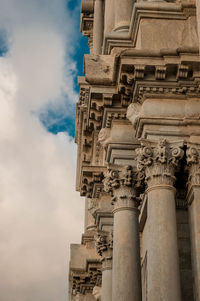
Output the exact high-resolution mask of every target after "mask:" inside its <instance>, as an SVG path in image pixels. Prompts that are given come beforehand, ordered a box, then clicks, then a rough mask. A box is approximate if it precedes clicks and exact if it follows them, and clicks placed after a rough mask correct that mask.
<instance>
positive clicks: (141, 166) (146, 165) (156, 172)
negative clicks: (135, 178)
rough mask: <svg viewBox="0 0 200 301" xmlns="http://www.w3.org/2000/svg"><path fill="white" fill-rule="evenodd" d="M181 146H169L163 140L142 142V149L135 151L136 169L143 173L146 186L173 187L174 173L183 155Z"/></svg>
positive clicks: (178, 144)
mask: <svg viewBox="0 0 200 301" xmlns="http://www.w3.org/2000/svg"><path fill="white" fill-rule="evenodd" d="M181 146H182V145H181V144H180V143H177V144H174V143H173V144H169V143H168V142H167V141H166V140H165V139H160V140H159V141H158V142H152V141H147V140H146V141H143V142H142V147H141V148H139V149H137V150H136V154H137V169H138V171H144V172H145V176H146V182H147V184H148V186H151V185H155V184H156V185H159V184H169V185H173V183H174V181H175V177H174V172H175V170H176V168H177V167H178V165H179V161H180V160H181V159H182V158H183V155H184V151H183V149H182V148H181Z"/></svg>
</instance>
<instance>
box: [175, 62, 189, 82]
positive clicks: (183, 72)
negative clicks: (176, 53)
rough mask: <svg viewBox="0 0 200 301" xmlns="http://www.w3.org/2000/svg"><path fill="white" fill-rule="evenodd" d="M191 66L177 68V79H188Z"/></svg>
mask: <svg viewBox="0 0 200 301" xmlns="http://www.w3.org/2000/svg"><path fill="white" fill-rule="evenodd" d="M188 72H189V66H187V65H182V64H181V65H179V66H178V68H177V76H176V77H177V79H184V78H187V77H188Z"/></svg>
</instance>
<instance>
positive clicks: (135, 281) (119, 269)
mask: <svg viewBox="0 0 200 301" xmlns="http://www.w3.org/2000/svg"><path fill="white" fill-rule="evenodd" d="M126 209H127V208H124V209H122V210H118V211H117V212H115V213H114V233H113V237H114V242H113V292H112V300H117V301H133V300H134V301H141V300H142V299H141V279H140V277H141V276H140V251H139V246H140V243H139V230H138V210H137V209H132V210H131V209H127V210H126Z"/></svg>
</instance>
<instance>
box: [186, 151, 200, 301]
mask: <svg viewBox="0 0 200 301" xmlns="http://www.w3.org/2000/svg"><path fill="white" fill-rule="evenodd" d="M186 154H187V163H188V166H189V175H188V195H187V200H188V205H189V208H188V210H189V222H190V239H191V252H192V270H193V278H194V295H195V300H197V301H199V300H200V145H199V149H197V148H196V147H195V146H192V145H191V146H189V147H188V148H187V152H186Z"/></svg>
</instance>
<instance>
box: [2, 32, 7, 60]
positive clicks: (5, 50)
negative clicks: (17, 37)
mask: <svg viewBox="0 0 200 301" xmlns="http://www.w3.org/2000/svg"><path fill="white" fill-rule="evenodd" d="M7 51H8V48H7V35H6V31H5V30H1V29H0V56H3V55H4V54H6V52H7Z"/></svg>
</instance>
